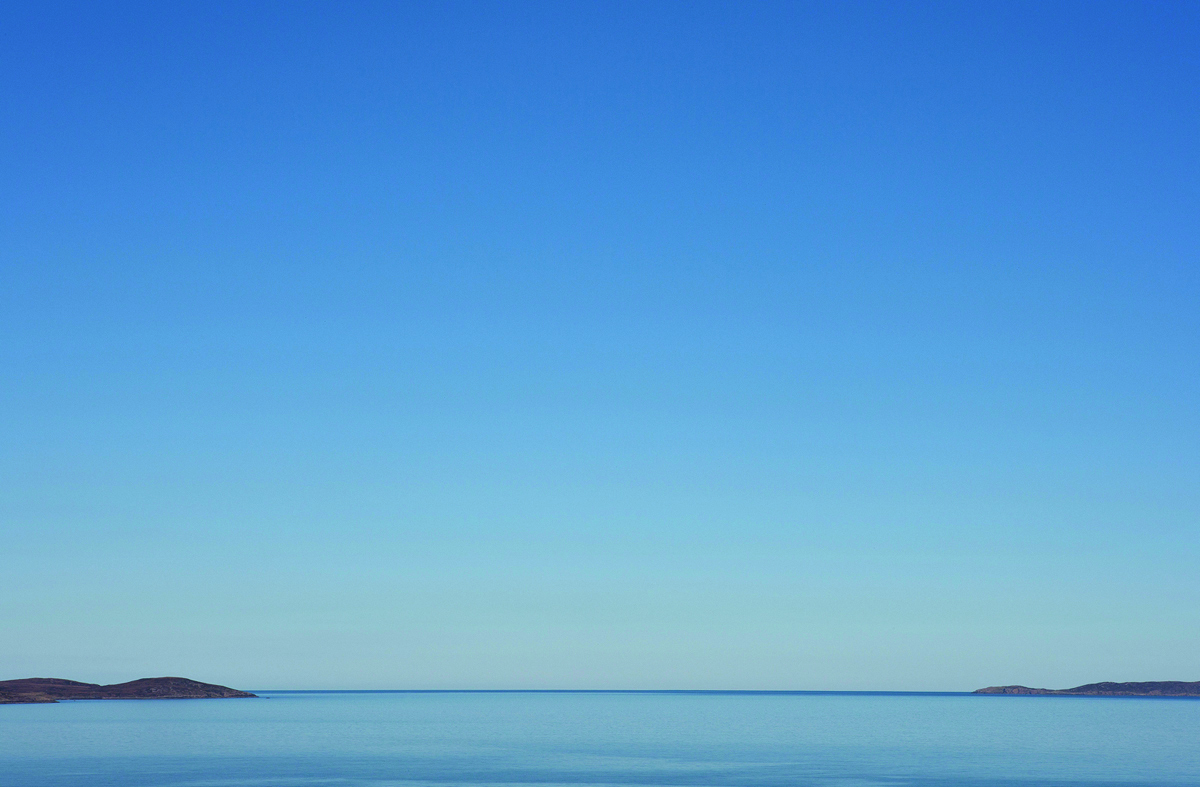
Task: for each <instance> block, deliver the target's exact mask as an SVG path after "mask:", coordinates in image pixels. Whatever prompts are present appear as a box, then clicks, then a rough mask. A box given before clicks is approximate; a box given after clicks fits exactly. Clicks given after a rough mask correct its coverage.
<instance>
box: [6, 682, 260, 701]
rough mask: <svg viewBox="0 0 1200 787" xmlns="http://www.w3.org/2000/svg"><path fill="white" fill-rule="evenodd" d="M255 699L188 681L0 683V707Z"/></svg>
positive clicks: (238, 692) (230, 690)
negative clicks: (65, 702) (74, 702)
mask: <svg viewBox="0 0 1200 787" xmlns="http://www.w3.org/2000/svg"><path fill="white" fill-rule="evenodd" d="M256 696H258V695H256V694H251V693H250V692H248V691H238V690H237V689H231V688H229V687H228V686H217V685H216V684H213V683H201V682H200V681H197V680H188V679H187V678H141V679H140V680H131V681H129V682H128V683H113V684H111V685H109V686H102V685H100V684H99V683H80V682H79V681H77V680H64V679H63V678H23V679H21V680H0V705H5V704H7V705H12V704H16V703H29V702H58V701H59V700H196V699H218V698H225V697H256Z"/></svg>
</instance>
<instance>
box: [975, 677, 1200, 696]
mask: <svg viewBox="0 0 1200 787" xmlns="http://www.w3.org/2000/svg"><path fill="white" fill-rule="evenodd" d="M974 693H975V694H1062V695H1070V696H1075V697H1200V680H1197V681H1192V682H1190V683H1189V682H1187V681H1182V680H1157V681H1147V682H1144V683H1087V684H1085V685H1083V686H1076V687H1075V688H1073V689H1031V688H1029V687H1028V686H988V687H987V688H986V689H977V690H976V691H975V692H974Z"/></svg>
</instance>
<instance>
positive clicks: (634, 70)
mask: <svg viewBox="0 0 1200 787" xmlns="http://www.w3.org/2000/svg"><path fill="white" fill-rule="evenodd" d="M0 67H2V69H3V73H4V75H5V78H4V80H3V82H2V83H0V101H2V106H3V112H2V113H0V182H2V183H3V186H4V198H3V201H2V202H0V369H2V373H0V545H2V549H0V566H2V569H0V632H2V633H0V672H2V673H3V674H0V679H5V678H17V677H28V676H32V675H45V676H56V677H67V678H73V679H78V680H87V681H97V682H116V681H122V680H129V679H132V678H137V677H142V676H147V675H163V674H176V675H185V676H188V677H192V678H196V679H200V680H207V681H212V682H218V683H224V684H228V685H235V686H243V687H254V686H268V687H271V688H646V689H654V688H662V689H688V688H693V689H714V688H718V689H719V688H726V689H864V690H883V689H892V690H971V689H974V688H978V687H979V686H983V685H989V684H997V683H1024V684H1027V685H1045V686H1051V687H1064V686H1072V685H1077V684H1080V683H1085V682H1090V681H1098V680H1168V679H1169V680H1197V679H1200V663H1198V662H1197V653H1200V571H1197V570H1196V566H1197V565H1200V536H1198V528H1197V524H1198V523H1200V451H1198V450H1197V448H1198V446H1200V411H1198V406H1200V397H1198V393H1200V308H1198V305H1200V268H1198V266H1197V248H1198V243H1197V242H1198V241H1200V220H1198V217H1200V195H1198V192H1197V190H1198V184H1200V153H1198V150H1200V146H1198V144H1197V143H1198V141H1200V133H1198V132H1200V101H1198V99H1200V95H1198V93H1200V90H1198V75H1200V5H1197V4H1195V3H1183V2H1175V3H1172V2H1164V3H1135V2H1129V3H1100V2H1096V3H828V4H809V3H744V4H743V3H632V2H631V3H561V4H560V3H421V4H417V3H361V2H359V3H345V4H333V3H328V4H321V3H252V4H251V3H170V4H155V3H146V4H136V3H81V4H77V5H75V4H67V5H64V4H58V3H26V4H22V3H6V4H4V5H3V6H2V7H0Z"/></svg>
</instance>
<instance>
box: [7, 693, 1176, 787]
mask: <svg viewBox="0 0 1200 787" xmlns="http://www.w3.org/2000/svg"><path fill="white" fill-rule="evenodd" d="M265 696H267V697H269V699H260V700H177V701H166V700H163V701H141V702H139V701H88V702H69V703H60V704H57V705H9V706H3V705H0V785H2V786H3V787H76V786H82V785H89V787H90V786H91V785H113V786H115V787H129V786H131V785H195V786H196V787H200V786H201V785H212V786H214V787H215V786H217V785H256V786H260V787H261V786H265V785H279V786H280V787H287V786H289V785H346V786H347V787H356V786H358V785H413V786H416V785H439V786H441V785H555V784H562V785H722V786H724V785H750V786H753V787H774V786H775V785H838V786H839V787H860V786H861V787H865V786H867V785H879V786H880V787H884V786H886V785H939V786H946V785H969V786H971V787H985V786H987V787H992V786H998V785H1035V784H1036V785H1118V784H1124V785H1133V784H1139V785H1151V784H1153V785H1198V784H1200V701H1196V700H1179V699H1174V700H1172V699H1159V700H1153V699H1108V698H1073V697H981V696H971V695H953V694H951V695H945V694H938V695H929V694H925V695H879V694H812V693H804V694H753V693H729V694H719V693H272V692H266V693H265Z"/></svg>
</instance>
